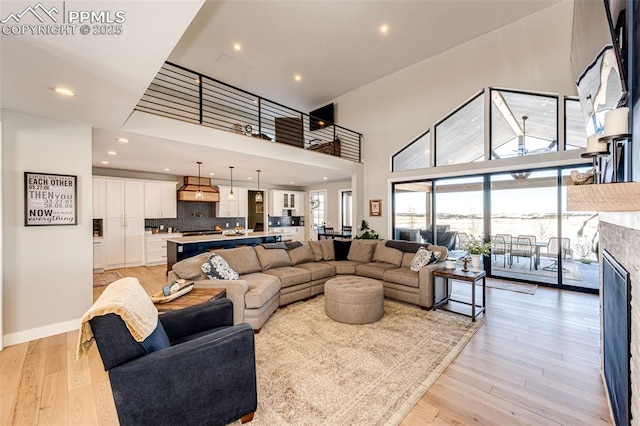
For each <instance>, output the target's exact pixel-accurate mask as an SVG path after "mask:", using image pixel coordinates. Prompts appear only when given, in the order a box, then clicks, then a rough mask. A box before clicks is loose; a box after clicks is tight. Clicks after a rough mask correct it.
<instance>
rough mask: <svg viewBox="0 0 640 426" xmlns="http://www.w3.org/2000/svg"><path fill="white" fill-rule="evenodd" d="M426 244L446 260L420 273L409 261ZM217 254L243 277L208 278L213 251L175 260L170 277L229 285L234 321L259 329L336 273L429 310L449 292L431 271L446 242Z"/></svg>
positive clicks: (315, 245) (321, 244)
mask: <svg viewBox="0 0 640 426" xmlns="http://www.w3.org/2000/svg"><path fill="white" fill-rule="evenodd" d="M420 246H427V248H428V249H429V250H431V251H437V252H440V260H439V261H438V262H436V263H433V264H431V265H427V266H425V267H423V268H422V269H421V270H420V271H419V272H414V271H412V270H411V269H410V268H409V266H410V264H411V260H412V259H413V257H414V255H415V252H416V251H417V250H418V248H419V247H420ZM336 248H337V249H338V250H336ZM347 250H348V252H347ZM345 252H346V253H345ZM215 253H217V254H219V255H220V256H222V257H223V258H224V259H225V260H226V261H227V263H228V264H229V266H230V267H231V268H232V269H233V270H234V271H236V272H237V273H238V274H239V276H240V279H238V280H210V279H208V278H207V276H206V275H205V274H204V273H203V272H202V269H201V266H202V264H203V263H204V262H205V261H206V260H207V258H208V256H209V253H202V254H199V255H197V256H194V257H191V258H188V259H185V260H182V261H180V262H177V263H176V264H174V265H173V268H172V270H171V271H170V272H169V276H168V278H169V281H173V280H176V279H178V278H183V279H186V280H190V281H194V282H195V284H196V286H197V287H205V286H209V287H224V288H226V290H227V297H228V298H230V299H231V300H232V301H233V310H234V313H233V318H234V323H235V324H237V323H240V322H247V323H249V324H251V326H252V327H253V328H254V329H255V330H259V329H260V328H261V327H262V325H263V324H264V323H265V322H266V321H267V319H269V317H270V316H271V314H273V312H274V311H275V310H276V309H277V308H278V306H285V305H288V304H290V303H293V302H296V301H299V300H304V299H308V298H310V297H312V296H315V295H318V294H322V293H323V292H324V283H325V282H326V281H327V280H329V279H331V278H333V277H335V276H336V275H344V274H350V275H358V276H363V277H369V278H374V279H377V280H379V281H380V282H381V283H382V284H383V286H384V295H385V297H390V298H394V299H399V300H402V301H405V302H410V303H414V304H416V305H418V306H421V307H423V308H425V309H430V308H432V307H433V305H434V301H440V300H442V299H444V298H445V296H447V295H446V294H445V288H444V286H443V285H438V286H437V288H436V287H434V284H433V277H432V274H431V273H432V271H433V270H434V269H440V268H442V267H444V259H446V257H447V254H448V253H447V249H446V247H442V246H435V245H428V244H418V243H411V242H406V241H394V240H390V241H377V240H375V241H372V240H353V241H350V242H347V243H345V242H337V240H335V242H334V240H321V241H303V242H301V246H299V247H296V248H292V249H289V250H287V249H284V248H265V247H264V246H255V247H249V246H247V247H239V248H234V249H228V250H216V251H215ZM345 254H346V258H345ZM434 291H435V294H434Z"/></svg>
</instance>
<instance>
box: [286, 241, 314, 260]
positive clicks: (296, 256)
mask: <svg viewBox="0 0 640 426" xmlns="http://www.w3.org/2000/svg"><path fill="white" fill-rule="evenodd" d="M287 254H288V255H289V260H291V265H292V266H295V265H297V264H299V263H306V262H313V261H315V260H316V258H315V255H314V254H313V250H312V249H311V247H310V246H309V243H308V242H307V241H302V242H301V243H300V247H296V248H293V249H291V250H288V251H287Z"/></svg>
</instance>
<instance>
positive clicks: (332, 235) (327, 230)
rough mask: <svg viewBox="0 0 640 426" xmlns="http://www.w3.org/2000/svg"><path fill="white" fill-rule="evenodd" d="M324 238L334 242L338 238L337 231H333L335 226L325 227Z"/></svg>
mask: <svg viewBox="0 0 640 426" xmlns="http://www.w3.org/2000/svg"><path fill="white" fill-rule="evenodd" d="M324 237H325V238H326V239H329V238H331V239H332V240H334V239H335V238H336V236H335V231H334V230H333V226H325V227H324Z"/></svg>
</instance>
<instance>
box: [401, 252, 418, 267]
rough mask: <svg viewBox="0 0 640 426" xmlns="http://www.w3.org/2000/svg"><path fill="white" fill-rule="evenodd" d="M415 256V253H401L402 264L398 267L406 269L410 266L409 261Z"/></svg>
mask: <svg viewBox="0 0 640 426" xmlns="http://www.w3.org/2000/svg"><path fill="white" fill-rule="evenodd" d="M415 255H416V254H415V253H409V252H405V253H402V263H401V264H400V267H401V268H408V267H409V266H411V261H412V260H413V258H414V257H415Z"/></svg>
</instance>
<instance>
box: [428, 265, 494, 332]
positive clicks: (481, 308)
mask: <svg viewBox="0 0 640 426" xmlns="http://www.w3.org/2000/svg"><path fill="white" fill-rule="evenodd" d="M433 277H434V278H433V285H434V289H433V294H434V296H433V297H434V301H433V302H434V305H433V308H434V309H435V308H436V307H439V306H442V305H445V304H446V305H447V308H448V310H450V311H453V312H456V313H459V314H463V315H468V316H470V317H471V320H472V321H474V322H475V320H476V318H477V317H478V315H480V314H481V313H483V312H485V309H486V307H487V285H486V277H487V273H486V272H485V271H472V270H469V271H463V270H461V269H459V268H457V269H437V270H435V271H433ZM436 277H440V278H443V279H444V280H445V282H446V286H445V287H446V290H445V292H446V293H445V294H447V295H448V294H449V292H450V291H451V281H452V280H455V281H464V282H468V283H470V284H471V303H468V302H464V301H462V300H454V299H451V298H446V299H444V300H443V301H441V302H440V303H438V304H437V305H436V303H435V281H436ZM480 280H482V304H481V305H478V304H476V284H477V283H478V281H480ZM449 302H455V303H461V304H464V305H470V306H471V314H470V315H469V314H468V313H467V312H465V311H461V310H456V309H452V306H451V305H450V304H449ZM485 315H486V313H485Z"/></svg>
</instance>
